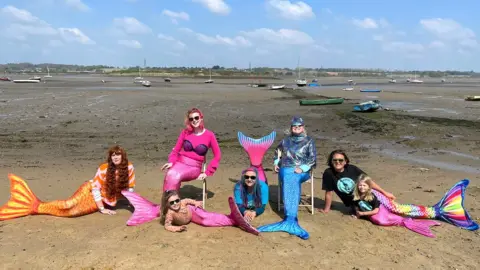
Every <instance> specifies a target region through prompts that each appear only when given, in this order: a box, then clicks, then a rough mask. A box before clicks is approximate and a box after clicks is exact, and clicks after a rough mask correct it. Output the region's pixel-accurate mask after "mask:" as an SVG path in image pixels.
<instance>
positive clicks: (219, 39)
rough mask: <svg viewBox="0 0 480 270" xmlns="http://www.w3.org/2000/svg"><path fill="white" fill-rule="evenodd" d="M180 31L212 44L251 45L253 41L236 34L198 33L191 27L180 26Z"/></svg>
mask: <svg viewBox="0 0 480 270" xmlns="http://www.w3.org/2000/svg"><path fill="white" fill-rule="evenodd" d="M179 30H180V31H182V32H184V33H187V34H190V35H194V36H195V37H196V38H197V40H199V41H201V42H203V43H206V44H212V45H227V46H231V47H250V46H252V43H251V42H250V41H249V40H248V39H246V38H245V37H243V36H235V37H231V38H230V37H224V36H220V35H215V36H208V35H205V34H202V33H196V32H195V31H193V30H191V29H189V28H180V29H179Z"/></svg>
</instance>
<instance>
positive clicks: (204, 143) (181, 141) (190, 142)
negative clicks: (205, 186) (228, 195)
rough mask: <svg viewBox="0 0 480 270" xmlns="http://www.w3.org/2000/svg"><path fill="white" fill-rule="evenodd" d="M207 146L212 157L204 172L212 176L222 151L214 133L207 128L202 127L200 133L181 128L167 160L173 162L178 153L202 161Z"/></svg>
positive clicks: (175, 160) (176, 158)
mask: <svg viewBox="0 0 480 270" xmlns="http://www.w3.org/2000/svg"><path fill="white" fill-rule="evenodd" d="M209 148H212V152H213V159H212V160H211V161H210V163H209V164H208V166H207V169H206V171H205V174H206V175H208V176H212V175H213V174H214V173H215V171H216V170H217V168H218V164H219V163H220V159H221V157H222V153H221V152H220V147H219V146H218V142H217V139H216V138H215V134H214V133H213V132H212V131H210V130H208V129H204V131H203V132H202V133H200V134H195V133H193V132H189V131H187V130H182V132H181V133H180V136H179V137H178V140H177V144H175V147H174V148H173V150H172V152H171V153H170V155H169V156H168V162H170V163H173V164H175V162H177V160H178V157H179V155H183V156H185V157H188V158H191V159H194V160H198V161H201V162H204V161H205V158H206V155H207V152H208V149H209Z"/></svg>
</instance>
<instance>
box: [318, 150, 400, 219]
mask: <svg viewBox="0 0 480 270" xmlns="http://www.w3.org/2000/svg"><path fill="white" fill-rule="evenodd" d="M327 164H328V166H329V168H327V169H326V170H325V172H324V173H323V181H322V189H323V190H325V206H324V208H323V209H319V210H318V211H320V212H322V213H328V212H329V211H330V207H331V205H332V198H333V192H335V194H337V195H338V197H340V199H341V200H342V202H343V204H344V205H345V206H348V207H353V190H354V189H355V185H356V182H357V179H358V177H359V176H360V175H361V174H364V172H363V171H362V170H361V169H359V168H358V167H357V166H355V165H352V164H350V160H349V159H348V156H347V154H346V153H345V152H344V151H343V150H335V151H333V152H332V153H330V156H329V157H328V162H327ZM371 184H372V188H373V189H375V190H378V191H379V192H381V193H383V194H384V195H385V196H386V197H388V198H390V199H395V196H393V194H391V193H389V192H386V191H385V190H383V189H382V188H381V187H380V186H379V185H377V184H376V183H375V182H373V181H371ZM352 210H353V209H352Z"/></svg>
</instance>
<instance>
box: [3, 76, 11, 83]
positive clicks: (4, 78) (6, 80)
mask: <svg viewBox="0 0 480 270" xmlns="http://www.w3.org/2000/svg"><path fill="white" fill-rule="evenodd" d="M11 80H12V79H10V78H9V77H0V81H2V82H9V81H11Z"/></svg>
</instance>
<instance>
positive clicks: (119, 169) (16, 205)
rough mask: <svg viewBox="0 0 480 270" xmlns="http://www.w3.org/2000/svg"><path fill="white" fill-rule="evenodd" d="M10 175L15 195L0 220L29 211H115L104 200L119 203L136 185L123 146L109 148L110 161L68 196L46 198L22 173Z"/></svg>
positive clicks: (70, 213)
mask: <svg viewBox="0 0 480 270" xmlns="http://www.w3.org/2000/svg"><path fill="white" fill-rule="evenodd" d="M8 177H9V178H10V184H11V187H10V193H11V198H10V200H9V201H8V202H7V203H6V204H5V205H4V206H2V207H1V208H0V220H6V219H12V218H17V217H22V216H28V215H52V216H58V217H77V216H82V215H86V214H91V213H94V212H96V211H100V213H102V214H108V215H113V214H115V211H113V210H110V209H106V208H105V207H104V204H107V205H109V206H115V205H116V203H117V199H119V198H122V197H123V196H122V194H121V191H122V190H129V191H133V188H134V187H135V170H134V168H133V165H132V163H130V162H128V159H127V153H126V152H125V150H124V149H123V148H121V147H120V146H114V147H112V148H110V149H109V150H108V156H107V162H106V163H104V164H102V165H101V166H100V167H99V168H98V170H97V173H96V175H95V177H94V179H92V180H90V181H87V182H85V183H83V185H81V186H80V188H79V189H78V190H77V191H76V192H75V194H73V196H72V197H70V198H69V199H67V200H57V201H52V202H42V201H40V200H39V199H38V198H37V197H36V196H35V195H34V194H33V192H32V191H31V190H30V188H29V187H28V186H27V184H26V183H25V182H24V181H23V180H22V179H21V178H20V177H18V176H16V175H14V174H9V175H8Z"/></svg>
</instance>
